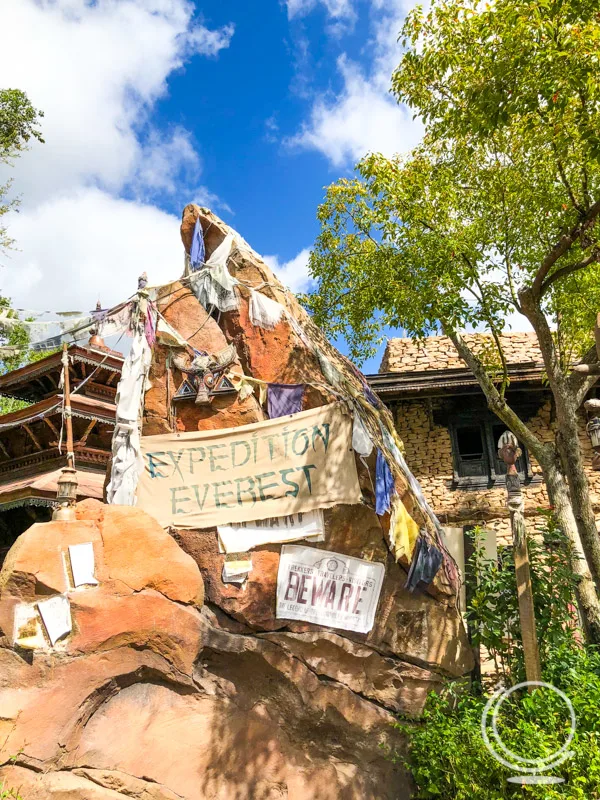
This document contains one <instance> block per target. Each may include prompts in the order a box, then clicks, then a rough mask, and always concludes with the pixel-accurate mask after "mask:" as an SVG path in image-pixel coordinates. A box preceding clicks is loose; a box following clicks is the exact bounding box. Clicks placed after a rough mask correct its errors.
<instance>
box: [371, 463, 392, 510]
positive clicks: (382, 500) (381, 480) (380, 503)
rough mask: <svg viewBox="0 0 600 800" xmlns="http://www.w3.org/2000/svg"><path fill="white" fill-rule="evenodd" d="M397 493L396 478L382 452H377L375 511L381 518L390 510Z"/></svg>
mask: <svg viewBox="0 0 600 800" xmlns="http://www.w3.org/2000/svg"><path fill="white" fill-rule="evenodd" d="M395 491H396V486H395V484H394V476H393V475H392V471H391V470H390V468H389V465H388V463H387V461H386V460H385V456H384V455H383V453H382V452H381V450H378V451H377V462H376V464H375V511H376V513H377V514H379V516H380V517H381V516H382V515H383V514H386V513H387V512H388V511H389V510H390V506H391V504H392V495H393V494H394V492H395Z"/></svg>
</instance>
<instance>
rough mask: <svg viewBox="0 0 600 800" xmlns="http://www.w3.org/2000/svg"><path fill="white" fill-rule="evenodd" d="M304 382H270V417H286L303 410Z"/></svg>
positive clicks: (268, 398)
mask: <svg viewBox="0 0 600 800" xmlns="http://www.w3.org/2000/svg"><path fill="white" fill-rule="evenodd" d="M303 397H304V384H303V383H270V384H269V389H268V393H267V406H268V410H269V418H270V419H275V418H276V417H285V416H287V414H297V413H298V411H302V399H303Z"/></svg>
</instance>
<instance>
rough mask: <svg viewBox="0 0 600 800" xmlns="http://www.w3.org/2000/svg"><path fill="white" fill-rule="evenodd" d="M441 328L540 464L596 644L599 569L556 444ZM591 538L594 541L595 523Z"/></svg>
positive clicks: (598, 640) (460, 341)
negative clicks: (526, 418) (536, 430)
mask: <svg viewBox="0 0 600 800" xmlns="http://www.w3.org/2000/svg"><path fill="white" fill-rule="evenodd" d="M445 332H446V333H447V334H448V336H450V338H451V339H452V342H453V344H454V346H455V347H456V350H457V351H458V353H459V355H460V356H461V357H462V359H463V360H464V361H465V362H466V364H467V365H468V366H469V367H470V369H471V371H472V373H473V374H474V375H475V378H476V379H477V382H478V383H479V385H480V386H481V388H482V390H483V393H484V394H485V397H486V399H487V401H488V405H489V407H490V409H491V410H492V411H493V412H494V413H495V414H496V416H497V417H499V418H500V419H501V420H502V421H503V422H504V423H505V424H506V425H507V427H508V428H509V429H510V430H511V431H512V432H513V433H514V434H515V436H516V437H517V438H518V439H519V441H521V442H523V444H525V446H526V447H527V448H528V449H529V451H530V453H531V454H532V455H533V456H534V458H535V459H536V460H537V461H538V463H539V465H540V467H541V468H542V475H543V478H544V481H545V483H546V487H547V489H548V495H549V498H550V503H551V504H552V505H553V506H554V508H555V510H556V516H557V519H558V523H559V525H560V527H561V529H562V530H563V532H564V533H565V534H566V536H568V538H569V540H570V541H571V544H572V546H573V553H572V557H571V568H572V570H573V573H574V574H575V575H577V576H578V578H579V585H578V588H577V601H578V604H579V610H580V613H581V617H582V620H583V626H584V630H585V634H586V637H587V638H588V640H589V641H590V642H593V643H594V644H600V602H599V601H598V594H597V590H596V584H595V583H594V580H593V578H594V579H595V578H596V576H597V575H600V572H598V573H596V572H595V570H594V566H593V562H592V561H591V560H588V559H587V558H586V556H587V548H585V549H584V547H583V546H582V539H583V538H584V537H583V536H582V535H581V529H582V526H580V524H579V522H578V521H577V520H576V516H575V513H574V508H573V506H572V504H571V497H570V496H569V492H568V490H567V486H566V483H565V479H564V476H563V474H562V472H561V470H560V468H559V464H558V458H557V453H556V448H555V446H554V445H553V444H551V443H547V442H546V443H545V442H542V441H541V440H540V439H538V437H537V436H536V435H535V434H534V433H533V431H532V430H531V429H530V428H529V427H528V426H527V425H526V424H525V423H524V422H523V420H522V419H520V417H519V416H518V415H517V414H515V412H514V411H513V410H512V408H510V406H509V405H508V404H507V403H506V400H505V399H504V398H503V397H502V396H501V395H500V393H499V392H498V389H497V388H496V387H495V385H494V383H493V382H492V380H491V379H490V377H489V375H488V374H487V372H486V371H485V368H484V366H483V364H481V362H480V361H479V359H478V358H477V356H476V355H475V354H474V353H473V352H472V351H471V350H470V349H469V347H468V346H467V345H466V344H465V342H464V341H463V339H462V337H461V336H460V334H459V333H456V332H454V331H452V330H451V329H446V330H445ZM573 419H574V420H575V427H577V422H576V418H575V417H573ZM576 449H577V452H578V453H579V454H580V451H579V439H578V438H576ZM584 478H585V473H584ZM592 513H593V512H592ZM588 530H589V529H588ZM594 540H595V541H597V535H596V528H595V523H594ZM590 573H591V574H590Z"/></svg>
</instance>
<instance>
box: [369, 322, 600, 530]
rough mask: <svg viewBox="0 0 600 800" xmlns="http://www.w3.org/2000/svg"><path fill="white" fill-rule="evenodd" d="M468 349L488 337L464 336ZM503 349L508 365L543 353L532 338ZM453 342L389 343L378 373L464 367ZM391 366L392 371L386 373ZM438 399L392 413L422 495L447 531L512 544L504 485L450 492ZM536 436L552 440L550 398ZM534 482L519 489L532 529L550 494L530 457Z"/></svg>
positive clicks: (594, 486) (536, 420) (595, 486)
mask: <svg viewBox="0 0 600 800" xmlns="http://www.w3.org/2000/svg"><path fill="white" fill-rule="evenodd" d="M465 338H466V339H467V341H469V344H471V345H472V346H474V349H475V350H476V351H477V350H478V349H479V351H481V350H480V348H478V347H477V345H478V344H479V342H480V340H481V339H483V340H485V341H484V345H488V344H489V337H484V336H481V335H480V334H471V335H467V336H465ZM502 338H503V346H505V347H506V353H507V358H508V360H509V361H510V362H511V363H525V362H527V361H533V362H536V363H539V361H540V360H541V354H540V351H539V347H538V346H537V342H536V343H534V336H533V334H529V333H518V334H517V333H510V334H504V335H503V337H502ZM452 349H453V345H452V342H450V340H449V339H448V337H445V336H439V337H431V338H430V339H428V340H426V342H425V344H424V345H422V346H421V345H419V344H418V343H417V342H415V341H413V340H411V339H392V340H390V341H389V342H388V346H387V349H386V353H385V357H384V360H383V363H382V365H381V372H387V371H395V372H396V371H397V372H405V371H417V370H433V369H440V368H442V367H446V368H448V369H454V368H460V367H463V368H464V367H465V364H464V362H462V361H461V360H460V358H459V357H458V355H457V354H456V351H454V352H452V351H451V350H452ZM390 364H392V365H393V366H392V369H390ZM442 402H443V401H442V400H439V399H432V400H425V399H423V400H421V399H407V400H405V401H402V402H400V403H399V404H398V406H397V407H396V411H395V419H396V425H397V428H398V432H399V434H400V437H401V439H402V441H403V442H404V446H405V450H406V460H407V462H408V465H409V466H410V468H411V470H412V471H413V473H414V475H415V477H416V478H417V480H418V481H419V482H420V484H421V486H422V488H423V491H424V493H425V496H426V497H427V499H428V500H429V502H430V503H431V505H432V506H433V508H434V510H435V512H436V514H437V515H438V517H439V518H440V520H441V521H442V524H445V525H448V526H452V527H454V526H466V525H477V524H479V525H481V526H482V527H485V528H486V529H487V530H491V531H495V532H496V537H497V542H498V544H500V545H507V544H510V542H511V533H510V522H509V519H508V515H507V512H506V490H505V488H504V486H498V487H494V488H489V489H488V488H486V489H482V490H473V489H460V488H454V487H453V459H452V446H451V440H450V433H449V431H448V428H446V427H444V426H442V425H437V424H435V422H434V419H433V418H434V416H435V411H436V410H437V409H439V408H440V407H441V404H442ZM529 425H530V426H531V428H532V430H533V431H534V433H536V434H537V435H538V436H539V437H540V438H541V439H542V440H544V441H548V440H550V439H553V438H554V431H555V423H554V421H553V419H552V408H551V400H550V394H549V393H548V399H547V401H546V402H545V403H544V404H543V406H542V407H541V408H540V410H539V411H538V413H537V414H536V415H535V416H534V417H533V418H532V419H531V420H530V421H529ZM585 425H586V418H585V413H584V412H583V411H581V412H580V414H579V443H580V447H581V450H582V452H583V455H584V459H585V467H586V472H587V475H588V480H589V482H590V489H591V492H592V502H593V503H594V508H595V509H596V511H597V513H598V518H599V519H600V472H597V471H594V470H593V469H592V452H593V451H592V447H591V444H590V440H589V437H588V436H587V434H586V431H585ZM530 463H531V468H532V472H533V475H534V479H533V480H532V481H531V482H529V483H526V484H525V485H524V486H523V495H524V498H525V514H526V518H527V522H528V526H529V528H530V530H534V529H535V528H536V526H538V525H541V524H542V521H543V518H542V517H541V516H540V514H539V513H538V509H540V508H541V509H546V510H547V509H549V501H548V494H547V491H546V487H545V485H544V483H543V482H541V481H540V479H539V478H540V476H541V469H540V467H539V465H538V464H537V462H536V461H535V459H534V458H533V457H532V456H531V455H530Z"/></svg>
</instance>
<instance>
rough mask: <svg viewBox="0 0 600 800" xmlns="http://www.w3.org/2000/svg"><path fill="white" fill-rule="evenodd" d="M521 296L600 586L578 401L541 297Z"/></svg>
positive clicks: (599, 544) (598, 541)
mask: <svg viewBox="0 0 600 800" xmlns="http://www.w3.org/2000/svg"><path fill="white" fill-rule="evenodd" d="M519 298H520V300H521V310H522V312H523V313H524V314H525V316H526V317H527V319H528V320H529V321H530V322H531V324H532V325H533V329H534V330H535V332H536V335H537V338H538V342H539V345H540V350H541V351H542V358H543V359H544V366H545V367H546V372H547V374H548V383H549V384H550V388H551V389H552V394H553V396H554V404H555V408H556V427H557V434H556V445H557V448H558V452H559V454H560V457H561V461H562V465H563V470H564V473H565V475H566V478H567V482H568V484H569V489H570V501H571V506H572V508H573V513H574V515H575V521H576V523H577V529H578V531H579V536H580V539H581V542H582V544H583V549H584V551H585V555H586V557H587V561H588V565H589V568H590V572H591V574H592V577H593V579H594V581H595V583H596V587H598V586H600V538H599V537H598V528H597V526H596V517H595V514H594V509H593V508H592V501H591V498H590V491H589V485H588V480H587V475H586V474H585V470H584V468H583V456H582V454H581V447H580V444H579V428H578V425H577V403H576V402H575V398H574V397H573V393H572V392H571V391H570V388H569V384H568V382H567V378H566V376H565V374H564V371H563V369H562V366H561V364H560V359H559V356H558V353H557V351H556V347H555V345H554V339H553V337H552V331H551V330H550V326H549V325H548V320H547V319H546V317H545V315H544V312H543V311H542V309H541V308H540V301H539V298H536V296H535V295H534V294H533V292H532V291H531V289H528V290H524V291H521V292H520V294H519ZM536 457H537V456H536Z"/></svg>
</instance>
